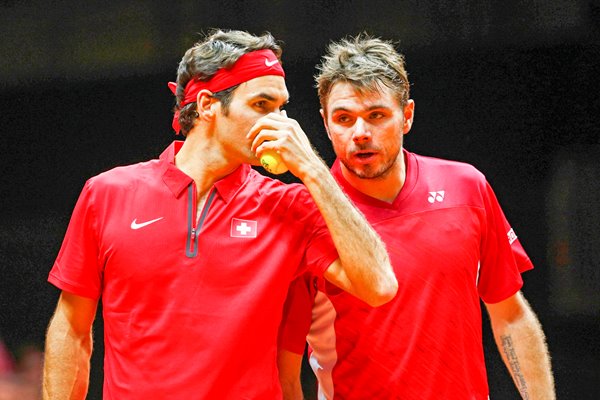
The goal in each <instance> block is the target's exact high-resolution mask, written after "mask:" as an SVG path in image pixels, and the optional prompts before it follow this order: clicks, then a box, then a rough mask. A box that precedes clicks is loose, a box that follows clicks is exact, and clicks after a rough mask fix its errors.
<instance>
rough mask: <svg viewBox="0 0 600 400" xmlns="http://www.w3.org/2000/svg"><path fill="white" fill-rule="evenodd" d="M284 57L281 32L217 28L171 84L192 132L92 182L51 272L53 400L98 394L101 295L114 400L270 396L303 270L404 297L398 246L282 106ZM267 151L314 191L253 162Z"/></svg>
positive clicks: (277, 394)
mask: <svg viewBox="0 0 600 400" xmlns="http://www.w3.org/2000/svg"><path fill="white" fill-rule="evenodd" d="M280 56H281V48H280V47H279V45H277V43H276V42H275V40H274V39H273V37H272V36H271V35H270V34H265V35H263V36H259V37H257V36H253V35H250V34H249V33H246V32H241V31H214V32H212V33H211V34H210V35H209V36H207V37H206V38H204V40H202V41H201V42H198V43H197V44H196V45H194V46H193V47H192V48H191V49H189V50H188V51H187V52H186V53H185V55H184V56H183V59H182V61H181V63H180V65H179V69H178V74H177V82H176V83H171V84H170V85H169V86H170V87H171V89H172V90H173V91H174V93H175V94H176V97H177V106H176V108H175V116H174V119H173V127H174V128H175V130H176V131H177V132H179V131H180V132H181V133H183V134H184V135H185V136H186V138H185V141H183V142H177V141H176V142H174V143H173V144H172V145H171V146H169V147H168V148H167V149H166V150H165V151H164V152H163V154H162V155H161V156H160V158H159V159H156V160H151V161H148V162H144V163H139V164H135V165H130V166H126V167H119V168H115V169H113V170H110V171H108V172H105V173H102V174H100V175H98V176H96V177H93V178H91V179H90V180H88V181H87V183H86V184H85V187H84V189H83V191H82V193H81V195H80V198H79V200H78V202H77V205H76V206H75V210H74V212H73V215H72V218H71V222H70V223H69V227H68V230H67V233H66V236H65V240H64V242H63V245H62V247H61V250H60V253H59V255H58V257H57V260H56V262H55V264H54V266H53V268H52V270H51V272H50V276H49V281H50V282H51V283H53V284H54V285H56V286H57V287H58V288H60V289H62V294H61V296H60V299H59V301H58V305H57V308H56V312H55V314H54V316H53V318H52V321H51V323H50V326H49V328H48V334H47V341H46V353H45V366H44V399H48V400H49V399H65V398H69V399H83V398H84V397H85V395H86V392H87V387H88V381H89V368H90V366H89V361H90V354H91V351H92V335H91V327H92V323H93V320H94V318H95V314H96V308H97V304H98V300H99V299H100V298H101V299H102V306H103V307H102V310H103V317H104V339H105V361H104V391H103V393H104V398H105V399H167V398H172V399H268V400H272V399H278V398H281V388H280V386H279V381H278V374H277V365H276V355H277V329H278V326H279V323H280V320H281V314H282V307H283V303H284V301H285V298H286V293H287V291H288V286H289V284H290V282H291V281H292V280H293V279H294V278H295V277H297V276H299V275H301V274H303V273H305V272H306V271H310V272H311V273H312V274H315V275H317V276H322V277H324V278H325V279H327V280H328V281H330V282H332V283H334V284H335V285H337V286H339V287H340V288H343V289H344V290H348V291H349V292H351V293H353V294H354V295H355V296H357V297H360V298H362V299H363V300H365V301H366V302H368V303H369V304H372V305H374V306H375V305H380V304H382V303H384V302H386V301H388V300H390V299H391V298H392V297H393V296H394V294H395V292H396V289H397V282H396V280H395V277H394V274H393V271H392V269H391V266H390V263H389V259H388V255H387V253H386V251H385V247H384V246H383V244H382V243H381V241H380V240H379V238H378V236H377V235H376V234H375V232H374V231H373V230H372V229H371V228H370V227H369V225H368V223H367V222H366V221H365V220H364V218H363V217H362V215H361V214H360V213H359V212H358V211H357V210H356V209H355V208H354V207H353V206H352V204H351V203H350V202H349V201H348V199H347V198H346V197H345V196H344V194H343V192H342V191H341V189H340V188H339V187H338V186H337V184H336V183H335V180H334V179H333V177H332V176H331V174H330V173H329V171H328V169H327V166H326V165H325V164H324V163H323V162H322V160H321V159H320V158H319V157H318V156H317V155H316V154H315V152H314V151H313V149H312V147H311V145H310V143H309V141H308V139H307V137H306V135H305V134H304V132H303V131H302V129H301V128H300V125H299V124H298V123H297V122H296V121H294V120H293V119H290V118H288V117H287V116H286V114H285V112H284V111H282V109H283V107H284V106H285V105H286V104H287V102H288V91H287V88H286V85H285V81H284V76H285V74H284V71H283V68H282V66H281V64H280ZM265 151H271V152H275V153H277V154H279V155H280V156H281V158H282V159H283V161H284V162H285V163H286V165H287V167H288V168H289V170H290V171H291V172H292V173H293V174H295V175H296V176H297V177H298V178H299V179H300V180H302V182H303V183H304V185H299V184H293V185H286V184H283V183H282V182H280V181H278V180H274V179H272V178H268V177H266V176H263V175H261V174H259V173H258V172H256V171H254V170H253V169H252V168H251V167H250V165H259V158H260V156H261V155H262V153H264V152H265ZM334 244H335V246H334ZM363 245H364V246H366V247H367V248H364V247H363Z"/></svg>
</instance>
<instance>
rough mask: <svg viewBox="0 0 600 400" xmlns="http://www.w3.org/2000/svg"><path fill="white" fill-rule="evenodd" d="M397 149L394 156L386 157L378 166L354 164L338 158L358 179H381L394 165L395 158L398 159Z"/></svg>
mask: <svg viewBox="0 0 600 400" xmlns="http://www.w3.org/2000/svg"><path fill="white" fill-rule="evenodd" d="M398 154H400V151H398V152H397V153H396V154H395V155H394V157H390V158H387V159H386V160H385V161H384V162H383V163H382V164H380V165H378V166H372V165H368V164H367V165H361V166H355V165H352V164H351V163H349V162H348V161H347V159H343V160H340V161H341V162H342V164H344V166H345V167H346V169H347V170H348V171H350V172H351V173H352V174H353V175H355V176H356V177H357V178H360V179H383V178H385V177H386V176H387V175H388V174H389V173H390V172H391V171H392V168H393V167H394V164H395V163H396V160H397V159H398Z"/></svg>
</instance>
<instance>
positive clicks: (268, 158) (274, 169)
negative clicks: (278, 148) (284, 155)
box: [260, 150, 288, 175]
mask: <svg viewBox="0 0 600 400" xmlns="http://www.w3.org/2000/svg"><path fill="white" fill-rule="evenodd" d="M260 163H261V164H262V166H263V168H264V169H266V170H267V171H268V172H270V173H272V174H275V175H279V174H283V173H284V172H287V170H288V167H287V165H285V163H284V162H283V160H282V159H281V156H280V155H279V154H277V153H276V152H275V151H272V150H265V151H264V152H263V153H262V155H261V156H260Z"/></svg>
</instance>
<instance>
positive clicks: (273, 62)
mask: <svg viewBox="0 0 600 400" xmlns="http://www.w3.org/2000/svg"><path fill="white" fill-rule="evenodd" d="M278 62H279V61H277V60H273V61H269V60H268V59H266V58H265V65H266V66H267V67H272V66H273V65H275V64H277V63H278Z"/></svg>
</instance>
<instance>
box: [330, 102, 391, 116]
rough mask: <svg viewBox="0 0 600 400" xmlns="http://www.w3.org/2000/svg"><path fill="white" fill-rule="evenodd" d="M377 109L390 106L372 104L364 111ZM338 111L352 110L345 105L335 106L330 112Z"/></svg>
mask: <svg viewBox="0 0 600 400" xmlns="http://www.w3.org/2000/svg"><path fill="white" fill-rule="evenodd" d="M379 109H384V110H389V109H390V107H389V106H385V105H383V104H374V105H372V106H370V107H368V108H367V110H366V111H373V110H379ZM340 111H346V112H352V111H351V110H350V109H348V108H346V107H336V108H334V109H332V110H331V113H332V114H335V113H336V112H340Z"/></svg>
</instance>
